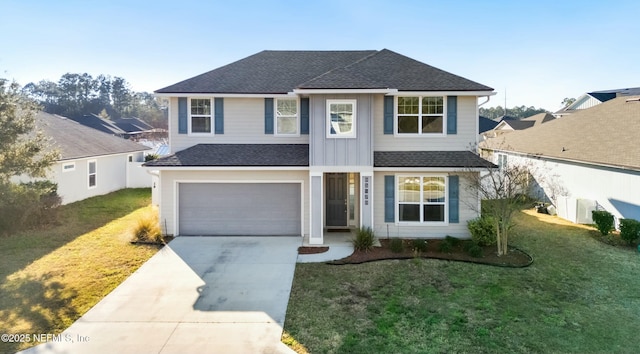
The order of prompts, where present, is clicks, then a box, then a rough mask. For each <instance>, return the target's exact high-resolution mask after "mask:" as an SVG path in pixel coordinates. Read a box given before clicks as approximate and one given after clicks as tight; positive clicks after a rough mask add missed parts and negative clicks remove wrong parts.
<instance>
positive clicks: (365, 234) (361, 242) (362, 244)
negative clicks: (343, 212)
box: [351, 227, 376, 251]
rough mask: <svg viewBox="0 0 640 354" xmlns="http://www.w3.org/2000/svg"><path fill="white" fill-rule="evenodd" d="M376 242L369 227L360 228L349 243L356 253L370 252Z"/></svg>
mask: <svg viewBox="0 0 640 354" xmlns="http://www.w3.org/2000/svg"><path fill="white" fill-rule="evenodd" d="M375 242H376V237H375V235H374V233H373V230H372V229H371V228H370V227H361V228H359V229H358V231H356V237H355V238H354V239H353V240H352V241H351V243H352V244H353V248H355V249H356V250H357V251H370V250H372V249H373V245H374V244H375Z"/></svg>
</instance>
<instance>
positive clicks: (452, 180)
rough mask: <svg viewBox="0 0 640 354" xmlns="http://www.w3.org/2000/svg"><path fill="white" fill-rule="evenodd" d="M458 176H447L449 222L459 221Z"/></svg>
mask: <svg viewBox="0 0 640 354" xmlns="http://www.w3.org/2000/svg"><path fill="white" fill-rule="evenodd" d="M459 180H460V178H459V177H458V176H449V222H450V223H459V222H460V181H459Z"/></svg>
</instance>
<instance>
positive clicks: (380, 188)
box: [373, 171, 479, 238]
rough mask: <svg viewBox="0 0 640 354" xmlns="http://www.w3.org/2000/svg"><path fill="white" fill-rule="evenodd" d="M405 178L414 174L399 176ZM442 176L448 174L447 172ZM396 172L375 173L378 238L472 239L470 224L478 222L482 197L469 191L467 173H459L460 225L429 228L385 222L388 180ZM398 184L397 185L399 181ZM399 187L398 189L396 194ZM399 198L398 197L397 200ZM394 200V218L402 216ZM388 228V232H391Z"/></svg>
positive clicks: (374, 210) (376, 230)
mask: <svg viewBox="0 0 640 354" xmlns="http://www.w3.org/2000/svg"><path fill="white" fill-rule="evenodd" d="M398 173H401V174H403V175H407V174H410V173H408V172H398ZM415 173H416V175H420V174H422V175H428V174H431V173H434V172H415ZM442 173H445V174H446V173H447V172H446V171H443V172H442ZM395 174H396V173H395V172H387V171H384V172H375V173H374V177H373V180H374V183H373V186H374V188H373V193H374V195H373V200H374V202H375V204H374V208H373V220H374V224H373V229H374V232H375V234H376V236H377V237H380V238H382V237H387V230H388V231H389V237H406V238H444V237H446V236H447V235H449V236H453V237H458V238H470V237H471V235H470V234H469V229H468V228H467V221H469V220H472V219H475V218H477V217H478V216H479V212H478V193H477V192H474V191H473V190H471V189H470V188H469V179H468V178H465V174H464V173H456V175H458V176H459V179H458V181H459V185H458V192H459V199H458V205H459V209H458V210H459V212H458V216H459V218H458V222H457V223H448V224H446V225H440V226H427V225H424V224H421V225H418V224H415V225H410V224H409V223H404V224H396V223H395V222H385V176H393V175H395ZM395 183H396V184H397V181H395ZM396 189H397V185H394V191H395V190H396ZM394 198H397V196H394ZM395 209H396V203H395V200H394V216H395V214H397V213H398V211H397V210H395ZM387 226H388V229H387Z"/></svg>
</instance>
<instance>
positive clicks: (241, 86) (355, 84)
mask: <svg viewBox="0 0 640 354" xmlns="http://www.w3.org/2000/svg"><path fill="white" fill-rule="evenodd" d="M368 88H391V89H398V90H401V91H493V89H492V88H490V87H488V86H485V85H481V84H479V83H476V82H474V81H471V80H468V79H465V78H463V77H460V76H457V75H454V74H451V73H448V72H446V71H443V70H440V69H438V68H435V67H432V66H430V65H427V64H424V63H421V62H419V61H417V60H414V59H411V58H408V57H406V56H403V55H400V54H398V53H395V52H392V51H390V50H387V49H384V50H381V51H374V50H365V51H262V52H260V53H257V54H254V55H252V56H249V57H247V58H244V59H241V60H238V61H236V62H234V63H231V64H228V65H225V66H223V67H220V68H218V69H215V70H212V71H209V72H207V73H204V74H201V75H198V76H195V77H193V78H190V79H187V80H184V81H181V82H179V83H176V84H174V85H171V86H168V87H165V88H162V89H160V90H157V91H156V93H186V94H189V93H235V94H278V93H288V92H292V91H293V90H294V89H368Z"/></svg>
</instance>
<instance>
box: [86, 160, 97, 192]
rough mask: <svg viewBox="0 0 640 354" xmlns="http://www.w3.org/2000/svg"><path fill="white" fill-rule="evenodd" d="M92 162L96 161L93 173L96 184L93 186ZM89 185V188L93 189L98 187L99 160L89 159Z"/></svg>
mask: <svg viewBox="0 0 640 354" xmlns="http://www.w3.org/2000/svg"><path fill="white" fill-rule="evenodd" d="M92 162H93V163H95V165H96V171H95V172H94V173H93V175H94V176H95V178H94V183H95V184H94V185H93V186H92V185H91V178H90V177H91V175H92V173H91V172H90V171H91V167H90V165H91V163H92ZM87 187H88V188H89V189H93V188H97V187H98V160H88V161H87Z"/></svg>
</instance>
